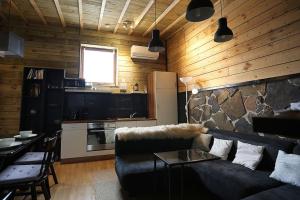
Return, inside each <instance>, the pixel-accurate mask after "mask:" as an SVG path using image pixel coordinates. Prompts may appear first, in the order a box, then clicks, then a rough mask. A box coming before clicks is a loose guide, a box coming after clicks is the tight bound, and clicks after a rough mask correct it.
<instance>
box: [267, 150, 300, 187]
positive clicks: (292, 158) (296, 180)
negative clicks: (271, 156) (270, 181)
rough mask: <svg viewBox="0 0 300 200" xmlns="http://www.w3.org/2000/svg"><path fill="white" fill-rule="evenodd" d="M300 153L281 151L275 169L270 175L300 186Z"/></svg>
mask: <svg viewBox="0 0 300 200" xmlns="http://www.w3.org/2000/svg"><path fill="white" fill-rule="evenodd" d="M299 169H300V155H296V154H287V153H285V152H283V151H279V153H278V156H277V160H276V164H275V170H274V171H273V172H272V174H271V175H270V177H271V178H274V179H276V180H278V181H281V182H284V183H289V184H292V185H296V186H298V187H300V170H299Z"/></svg>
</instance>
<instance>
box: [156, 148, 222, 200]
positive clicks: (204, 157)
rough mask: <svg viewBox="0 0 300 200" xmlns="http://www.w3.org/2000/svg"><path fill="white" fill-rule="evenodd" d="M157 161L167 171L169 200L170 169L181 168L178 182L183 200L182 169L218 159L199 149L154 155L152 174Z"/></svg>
mask: <svg viewBox="0 0 300 200" xmlns="http://www.w3.org/2000/svg"><path fill="white" fill-rule="evenodd" d="M157 159H159V160H161V161H163V162H164V164H165V167H166V168H167V169H168V182H169V192H168V193H169V200H171V169H172V167H174V166H180V167H181V178H180V179H181V181H180V183H181V184H180V194H181V195H180V197H181V199H183V182H184V181H183V169H184V166H185V165H186V164H191V163H197V162H204V161H209V160H217V159H220V158H219V157H217V156H214V155H212V154H209V153H208V152H205V151H202V150H200V149H187V150H179V151H168V152H159V153H154V174H155V173H156V161H157Z"/></svg>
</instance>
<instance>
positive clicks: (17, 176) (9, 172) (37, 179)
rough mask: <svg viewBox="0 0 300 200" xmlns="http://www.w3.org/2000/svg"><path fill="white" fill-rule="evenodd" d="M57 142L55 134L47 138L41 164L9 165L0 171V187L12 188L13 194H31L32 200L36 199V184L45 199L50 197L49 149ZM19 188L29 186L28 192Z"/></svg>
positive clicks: (50, 157)
mask: <svg viewBox="0 0 300 200" xmlns="http://www.w3.org/2000/svg"><path fill="white" fill-rule="evenodd" d="M56 143H57V135H55V136H54V137H51V138H49V139H48V140H47V144H46V149H47V150H48V151H47V153H45V154H44V156H43V160H42V163H41V164H33V165H9V166H8V167H6V168H5V169H4V170H2V171H1V172H0V188H1V189H8V190H13V191H16V192H15V196H24V195H31V198H32V200H37V190H36V186H41V188H42V193H43V195H44V197H45V199H46V200H49V199H50V198H51V194H50V188H49V184H48V171H49V166H50V163H51V159H52V157H53V155H52V154H53V153H52V152H51V151H50V150H51V149H53V148H54V147H55V145H56ZM20 188H29V189H30V192H23V191H22V190H20V191H18V189H20Z"/></svg>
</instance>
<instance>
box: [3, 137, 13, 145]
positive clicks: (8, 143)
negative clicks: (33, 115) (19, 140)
mask: <svg viewBox="0 0 300 200" xmlns="http://www.w3.org/2000/svg"><path fill="white" fill-rule="evenodd" d="M13 142H15V138H3V139H1V140H0V146H10V145H11V144H12V143H13Z"/></svg>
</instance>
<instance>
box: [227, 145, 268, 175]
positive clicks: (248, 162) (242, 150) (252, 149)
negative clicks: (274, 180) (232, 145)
mask: <svg viewBox="0 0 300 200" xmlns="http://www.w3.org/2000/svg"><path fill="white" fill-rule="evenodd" d="M263 150H264V147H263V146H256V145H252V144H248V143H244V142H241V141H238V144H237V152H236V154H235V158H234V160H233V161H232V163H235V164H240V165H243V166H245V167H248V168H249V169H252V170H255V169H256V167H257V165H258V164H259V162H260V161H261V159H262V156H263Z"/></svg>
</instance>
